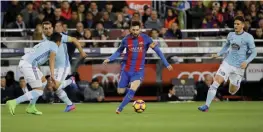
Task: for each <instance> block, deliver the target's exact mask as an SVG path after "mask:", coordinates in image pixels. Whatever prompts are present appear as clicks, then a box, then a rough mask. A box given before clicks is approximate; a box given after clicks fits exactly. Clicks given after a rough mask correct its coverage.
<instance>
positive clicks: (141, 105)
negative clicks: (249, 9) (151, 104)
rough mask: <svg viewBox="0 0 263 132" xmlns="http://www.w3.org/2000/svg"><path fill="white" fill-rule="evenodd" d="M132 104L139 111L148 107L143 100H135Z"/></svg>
mask: <svg viewBox="0 0 263 132" xmlns="http://www.w3.org/2000/svg"><path fill="white" fill-rule="evenodd" d="M132 106H133V108H134V111H135V112H137V113H142V112H144V110H145V109H146V104H145V102H144V101H143V100H136V101H134V102H133V105H132Z"/></svg>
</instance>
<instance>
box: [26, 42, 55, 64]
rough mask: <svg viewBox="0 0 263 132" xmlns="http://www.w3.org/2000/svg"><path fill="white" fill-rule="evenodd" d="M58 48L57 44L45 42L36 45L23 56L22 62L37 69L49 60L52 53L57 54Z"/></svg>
mask: <svg viewBox="0 0 263 132" xmlns="http://www.w3.org/2000/svg"><path fill="white" fill-rule="evenodd" d="M57 51H58V46H57V44H56V43H54V42H52V41H49V40H45V41H43V42H40V43H39V44H37V45H35V46H34V47H33V48H32V49H30V51H28V52H26V53H25V55H24V56H22V60H24V61H27V62H29V63H30V64H32V66H34V67H37V66H39V65H43V64H44V63H46V62H47V61H48V60H49V55H50V53H51V52H54V53H57Z"/></svg>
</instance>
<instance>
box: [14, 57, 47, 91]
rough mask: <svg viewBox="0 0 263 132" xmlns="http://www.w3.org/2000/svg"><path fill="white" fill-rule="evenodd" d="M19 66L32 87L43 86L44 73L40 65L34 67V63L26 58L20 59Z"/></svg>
mask: <svg viewBox="0 0 263 132" xmlns="http://www.w3.org/2000/svg"><path fill="white" fill-rule="evenodd" d="M18 68H19V70H20V72H21V73H22V75H23V77H24V78H25V80H26V82H27V83H29V85H30V86H31V87H32V88H42V80H41V79H42V77H43V73H42V72H41V71H40V70H39V68H38V67H33V66H32V64H30V63H29V62H27V61H25V60H20V62H19V65H18Z"/></svg>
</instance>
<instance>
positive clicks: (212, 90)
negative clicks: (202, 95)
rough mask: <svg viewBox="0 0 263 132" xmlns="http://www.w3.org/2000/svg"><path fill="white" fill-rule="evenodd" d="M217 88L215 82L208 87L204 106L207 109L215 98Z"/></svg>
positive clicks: (217, 85)
mask: <svg viewBox="0 0 263 132" xmlns="http://www.w3.org/2000/svg"><path fill="white" fill-rule="evenodd" d="M218 87H219V84H218V83H217V82H215V81H214V83H213V84H212V85H211V86H210V88H209V90H208V93H207V97H206V103H205V104H206V105H207V106H208V107H209V106H210V104H211V102H212V100H213V99H214V98H215V96H216V91H217V88H218Z"/></svg>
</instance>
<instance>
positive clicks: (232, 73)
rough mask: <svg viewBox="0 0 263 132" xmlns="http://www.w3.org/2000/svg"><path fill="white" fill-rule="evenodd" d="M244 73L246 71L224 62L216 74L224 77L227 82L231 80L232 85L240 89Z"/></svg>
mask: <svg viewBox="0 0 263 132" xmlns="http://www.w3.org/2000/svg"><path fill="white" fill-rule="evenodd" d="M244 73H245V69H241V68H238V67H234V66H231V65H229V64H228V63H227V62H225V61H223V63H222V64H221V65H220V67H219V69H218V71H217V73H216V74H217V75H219V76H222V77H223V78H224V80H225V81H227V80H228V78H229V80H230V83H231V84H233V85H235V86H238V87H239V86H240V83H241V81H242V79H243V76H244Z"/></svg>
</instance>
